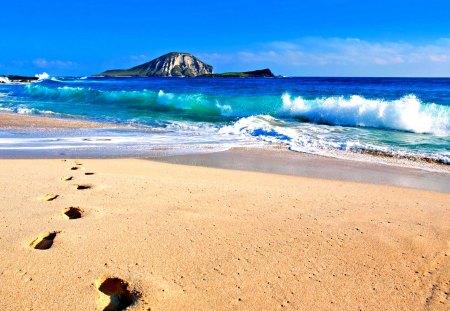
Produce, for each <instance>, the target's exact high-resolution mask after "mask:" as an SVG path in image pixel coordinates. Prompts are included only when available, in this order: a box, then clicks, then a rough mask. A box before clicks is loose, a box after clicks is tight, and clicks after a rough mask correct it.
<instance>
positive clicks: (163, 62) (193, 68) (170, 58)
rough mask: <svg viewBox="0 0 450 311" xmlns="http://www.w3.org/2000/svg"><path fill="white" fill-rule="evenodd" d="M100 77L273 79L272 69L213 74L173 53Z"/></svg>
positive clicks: (190, 57)
mask: <svg viewBox="0 0 450 311" xmlns="http://www.w3.org/2000/svg"><path fill="white" fill-rule="evenodd" d="M95 76H100V77H212V78H261V77H262V78H273V77H275V75H274V74H273V73H272V71H270V69H267V68H266V69H261V70H254V71H244V72H225V73H213V66H211V65H208V64H206V63H204V62H202V61H201V60H200V59H198V58H197V57H195V56H193V55H192V54H189V53H181V52H171V53H167V54H165V55H162V56H160V57H158V58H155V59H153V60H151V61H149V62H147V63H145V64H142V65H138V66H135V67H133V68H130V69H114V70H107V71H105V72H102V73H100V74H97V75H95Z"/></svg>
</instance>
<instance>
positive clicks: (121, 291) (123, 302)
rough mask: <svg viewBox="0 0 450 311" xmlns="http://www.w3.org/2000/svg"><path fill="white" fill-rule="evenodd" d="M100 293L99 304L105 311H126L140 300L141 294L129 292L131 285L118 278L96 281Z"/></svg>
mask: <svg viewBox="0 0 450 311" xmlns="http://www.w3.org/2000/svg"><path fill="white" fill-rule="evenodd" d="M95 286H96V287H97V289H98V291H99V292H100V297H99V299H98V304H99V306H100V308H101V310H103V311H113V310H114V311H115V310H125V309H127V308H128V307H129V306H131V305H132V304H133V303H134V302H136V301H137V299H138V298H139V293H138V292H136V291H130V290H129V288H128V287H129V284H128V282H127V281H124V280H122V279H120V278H117V277H103V278H100V279H98V280H97V281H95Z"/></svg>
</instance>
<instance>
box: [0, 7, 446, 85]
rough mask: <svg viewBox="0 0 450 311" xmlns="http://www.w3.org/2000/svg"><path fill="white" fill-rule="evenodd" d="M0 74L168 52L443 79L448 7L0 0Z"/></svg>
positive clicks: (226, 61) (280, 68)
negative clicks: (439, 77) (440, 77)
mask: <svg viewBox="0 0 450 311" xmlns="http://www.w3.org/2000/svg"><path fill="white" fill-rule="evenodd" d="M0 21H1V23H0V24H1V25H0V29H1V30H0V73H3V74H5V73H7V74H11V73H15V74H35V73H38V72H39V73H40V72H44V71H45V72H48V73H49V74H50V75H90V74H95V73H98V72H101V71H104V70H106V69H117V68H129V67H132V66H134V65H138V64H141V63H144V62H146V61H149V60H151V59H152V58H154V57H157V56H159V55H161V54H164V53H166V52H170V51H180V52H190V53H193V54H194V55H196V56H198V57H199V58H200V59H202V60H203V61H205V62H207V63H209V64H211V65H213V66H214V71H215V72H223V71H240V70H252V69H259V68H266V67H269V68H271V69H272V70H273V71H274V72H275V74H281V75H289V76H447V77H449V76H450V1H449V0H425V1H423V0H371V1H369V0H366V1H364V0H271V1H269V0H223V1H215V0H209V1H203V0H202V1H200V0H198V1H196V0H191V1H188V0H185V1H181V0H164V1H151V0H147V1H145V0H122V1H119V0H107V1H106V0H71V1H67V0H54V1H50V0H32V1H31V0H9V1H8V0H5V1H2V3H1V4H0Z"/></svg>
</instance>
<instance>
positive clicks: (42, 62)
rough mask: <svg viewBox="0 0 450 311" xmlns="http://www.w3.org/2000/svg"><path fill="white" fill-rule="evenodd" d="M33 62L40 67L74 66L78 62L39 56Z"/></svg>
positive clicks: (64, 67) (61, 67) (63, 67)
mask: <svg viewBox="0 0 450 311" xmlns="http://www.w3.org/2000/svg"><path fill="white" fill-rule="evenodd" d="M33 64H34V65H35V66H36V67H39V68H60V69H66V68H73V67H76V65H77V64H76V63H75V62H72V61H62V60H47V59H45V58H38V59H35V60H33Z"/></svg>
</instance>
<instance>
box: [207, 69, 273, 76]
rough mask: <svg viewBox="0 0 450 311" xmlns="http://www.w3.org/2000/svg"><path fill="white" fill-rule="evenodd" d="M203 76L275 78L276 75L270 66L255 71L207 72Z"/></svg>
mask: <svg viewBox="0 0 450 311" xmlns="http://www.w3.org/2000/svg"><path fill="white" fill-rule="evenodd" d="M202 77H212V78H274V77H275V75H274V74H273V73H272V71H271V70H270V69H268V68H266V69H260V70H254V71H243V72H225V73H212V74H206V75H203V76H202Z"/></svg>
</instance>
